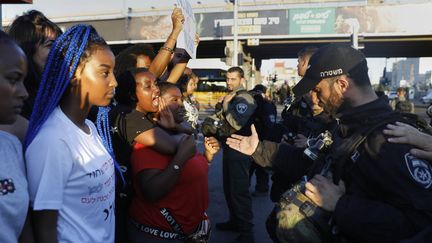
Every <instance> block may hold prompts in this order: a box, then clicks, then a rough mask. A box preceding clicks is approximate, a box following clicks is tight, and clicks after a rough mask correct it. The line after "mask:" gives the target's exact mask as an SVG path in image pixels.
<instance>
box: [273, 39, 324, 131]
mask: <svg viewBox="0 0 432 243" xmlns="http://www.w3.org/2000/svg"><path fill="white" fill-rule="evenodd" d="M317 50H318V48H317V47H314V46H307V47H305V48H303V49H301V50H300V51H299V52H298V53H297V56H298V59H297V74H298V76H300V77H303V76H304V75H305V73H306V69H307V66H308V63H309V59H310V58H311V56H312V55H313V54H314V53H315V52H316V51H317ZM297 98H299V99H297V100H295V101H294V102H293V103H292V105H291V106H286V107H285V108H284V110H283V111H282V114H281V117H282V123H283V125H284V126H285V127H286V128H287V130H288V131H289V132H291V133H294V134H298V132H299V130H300V127H301V126H302V124H303V123H304V121H305V120H306V119H308V118H311V117H313V116H314V114H313V111H312V107H311V104H310V103H311V102H310V101H309V100H308V99H309V97H297ZM291 99H292V97H291Z"/></svg>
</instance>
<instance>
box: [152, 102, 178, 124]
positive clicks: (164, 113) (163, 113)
mask: <svg viewBox="0 0 432 243" xmlns="http://www.w3.org/2000/svg"><path fill="white" fill-rule="evenodd" d="M156 123H157V124H158V125H159V126H161V127H163V128H165V129H168V130H175V129H176V127H177V123H176V122H175V120H174V116H173V114H172V112H171V110H170V109H169V107H168V106H167V104H166V102H165V100H164V99H162V98H160V97H159V112H158V118H157V119H156Z"/></svg>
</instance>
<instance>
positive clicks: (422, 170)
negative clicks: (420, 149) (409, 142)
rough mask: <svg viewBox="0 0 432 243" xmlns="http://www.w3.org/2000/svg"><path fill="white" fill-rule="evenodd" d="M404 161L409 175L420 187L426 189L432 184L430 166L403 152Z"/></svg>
mask: <svg viewBox="0 0 432 243" xmlns="http://www.w3.org/2000/svg"><path fill="white" fill-rule="evenodd" d="M405 163H406V166H407V168H408V171H409V173H410V174H411V177H412V178H413V179H414V180H415V181H416V182H417V183H419V184H420V185H421V186H422V187H424V188H426V189H428V188H429V187H430V186H431V185H432V166H431V165H430V164H429V163H428V162H427V161H424V160H422V159H419V158H417V157H415V156H414V155H412V154H410V153H406V154H405Z"/></svg>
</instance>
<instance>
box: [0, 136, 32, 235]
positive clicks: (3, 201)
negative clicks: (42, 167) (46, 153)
mask: <svg viewBox="0 0 432 243" xmlns="http://www.w3.org/2000/svg"><path fill="white" fill-rule="evenodd" d="M28 206H29V195H28V189H27V180H26V178H25V169H24V159H23V154H22V147H21V143H20V142H19V141H18V139H17V138H16V137H15V136H13V135H11V134H9V133H6V132H2V131H0V242H8V243H15V242H18V237H19V236H20V234H21V231H22V228H23V226H24V222H25V219H26V216H27V211H28Z"/></svg>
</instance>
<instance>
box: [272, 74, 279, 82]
mask: <svg viewBox="0 0 432 243" xmlns="http://www.w3.org/2000/svg"><path fill="white" fill-rule="evenodd" d="M277 78H278V76H277V74H275V75H274V76H273V78H272V82H273V83H276V81H277Z"/></svg>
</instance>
